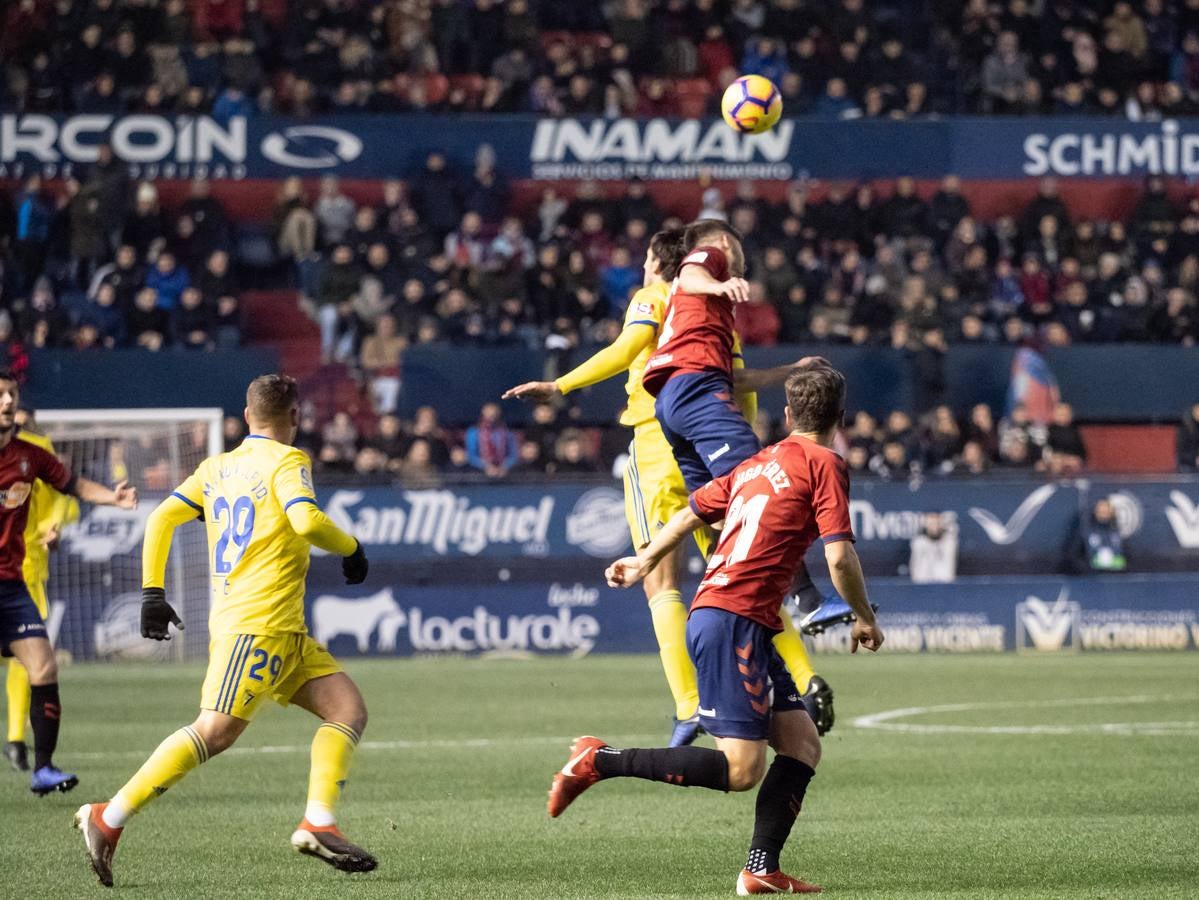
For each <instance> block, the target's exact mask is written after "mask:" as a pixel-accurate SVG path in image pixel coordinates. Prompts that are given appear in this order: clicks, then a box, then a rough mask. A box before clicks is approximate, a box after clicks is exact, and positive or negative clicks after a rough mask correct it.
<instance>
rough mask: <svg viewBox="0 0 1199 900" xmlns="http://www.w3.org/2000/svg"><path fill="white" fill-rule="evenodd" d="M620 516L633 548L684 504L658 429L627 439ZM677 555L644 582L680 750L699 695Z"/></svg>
mask: <svg viewBox="0 0 1199 900" xmlns="http://www.w3.org/2000/svg"><path fill="white" fill-rule="evenodd" d="M624 488H625V515H626V518H627V519H628V521H629V532H630V533H631V535H632V537H633V544H634V546H636V547H638V548H641V547H644V546H645V545H646V544H648V543H649V542H650V541H651V540H652V539H653V536H654V535H655V534H656V533H657V532H658V530H659V529H660V528H661V527H662V525H663V524H664V523H665V522H666V521H668V520H669V519H670V517H671V516H672V515H674V513H675V512H677V511H678V510H679V509H681V508H682V507H683V505H684V504H685V503H686V502H687V491H686V489H685V488H684V487H683V476H682V474H681V473H680V472H679V468H678V466H677V465H676V464H675V462H674V457H673V455H672V454H671V450H670V445H669V444H668V443H667V442H666V439H665V437H664V436H663V434H662V432H661V429H659V428H657V427H656V426H654V425H652V424H651V425H648V426H642V427H641V428H639V429H638V430H637V432H636V433H635V434H634V436H633V442H632V444H631V445H630V448H629V463H628V466H626V468H625V483H624ZM682 562H683V553H682V552H681V551H674V552H672V553H670V554H669V555H668V556H667V557H666V558H665V559H663V560H662V562H661V563H659V564H658V566H657V568H656V569H654V571H653V572H651V573H650V574H649V575H648V576H647V577H646V579H645V582H644V584H643V587H644V588H645V596H646V599H647V600H648V601H649V611H650V619H651V621H652V622H653V627H654V637H655V638H656V639H657V642H658V655H659V657H660V658H661V660H662V671H663V673H664V674H665V675H666V683H667V685H668V686H669V688H670V694H671V697H673V699H674V705H675V729H674V733H673V734H672V736H671V741H670V745H671V746H672V747H674V746H680V745H682V744H689V743H691V741H693V740H695V737H696V735H697V734H698V731H699V728H698V719H696V718H695V716H696V712H695V710H696V706H697V705H698V703H699V692H698V689H697V687H696V683H695V665H694V664H693V663H692V662H691V657H690V655H688V653H687V635H686V632H687V606H686V604H685V603H684V602H683V597H682V594H681V593H680V591H679V580H680V579H679V576H680V568H681V566H682Z"/></svg>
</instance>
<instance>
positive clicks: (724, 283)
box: [675, 247, 749, 303]
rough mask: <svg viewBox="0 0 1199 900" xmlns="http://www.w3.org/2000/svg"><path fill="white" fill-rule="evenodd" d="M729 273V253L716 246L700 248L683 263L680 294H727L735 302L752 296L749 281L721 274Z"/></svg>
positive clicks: (680, 269) (693, 251) (677, 280)
mask: <svg viewBox="0 0 1199 900" xmlns="http://www.w3.org/2000/svg"><path fill="white" fill-rule="evenodd" d="M727 272H728V265H727V262H726V260H725V255H724V253H723V252H721V251H720V250H718V249H716V248H715V247H696V248H695V249H694V250H692V251H691V252H690V253H688V254H687V256H686V257H684V259H683V261H682V263H680V264H679V274H678V277H677V279H676V281H675V285H676V287H677V289H678V291H679V292H680V293H683V294H693V295H697V296H701V297H703V296H714V297H727V298H728V299H729V300H732V301H733V302H734V303H744V302H745V301H746V300H748V299H749V282H748V281H746V280H745V279H744V278H726V279H723V280H722V279H721V278H720V277H719V276H720V275H722V274H725V273H727Z"/></svg>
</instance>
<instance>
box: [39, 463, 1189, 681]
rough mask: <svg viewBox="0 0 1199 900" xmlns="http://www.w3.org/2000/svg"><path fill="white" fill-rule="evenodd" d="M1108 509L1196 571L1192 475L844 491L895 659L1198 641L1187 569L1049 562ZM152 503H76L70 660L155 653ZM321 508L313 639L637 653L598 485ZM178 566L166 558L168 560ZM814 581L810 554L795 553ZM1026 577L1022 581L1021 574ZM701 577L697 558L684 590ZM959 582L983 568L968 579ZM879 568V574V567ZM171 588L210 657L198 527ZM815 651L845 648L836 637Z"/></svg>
mask: <svg viewBox="0 0 1199 900" xmlns="http://www.w3.org/2000/svg"><path fill="white" fill-rule="evenodd" d="M1100 496H1105V497H1108V498H1110V499H1111V500H1112V502H1113V504H1114V505H1115V507H1116V512H1117V518H1118V520H1119V524H1120V527H1121V530H1122V532H1123V533H1124V534H1125V540H1126V547H1127V554H1128V557H1129V559H1130V560H1131V562H1132V564H1133V566H1134V567H1136V568H1138V569H1140V570H1142V571H1144V570H1161V569H1167V568H1172V569H1176V570H1189V571H1190V572H1193V571H1194V570H1195V568H1196V564H1197V563H1199V481H1196V480H1193V479H1192V480H1182V479H1179V480H1173V481H1149V482H1143V481H1092V482H1087V481H1072V482H1063V483H1044V484H1038V483H1036V482H1032V481H1021V482H1002V481H1001V482H988V481H957V482H952V481H939V482H932V481H930V482H924V483H921V484H918V485H908V484H895V483H877V482H876V483H865V482H860V483H858V484H857V485H855V486H854V489H853V498H852V517H853V525H854V530H855V532H856V534H857V537H858V549H859V552H860V555H861V557H862V560H863V562H864V563H865V565H866V568H867V570H868V571H869V572H871V573H873V574H872V578H871V595H872V598H873V599H874V600H875V601H876V602H878V603H880V604H882V606H883V609H884V618H883V621H884V623H885V624H886V626H887V628H888V630H889V633H890V635H891V649H892V650H893V651H897V652H898V651H904V650H910V651H946V652H950V651H961V650H974V651H996V652H998V651H1001V650H1012V649H1040V650H1044V649H1053V650H1069V649H1141V648H1159V649H1183V648H1194V647H1195V644H1196V636H1197V635H1199V619H1197V618H1196V615H1197V610H1199V576H1196V575H1194V574H1181V573H1180V574H1176V575H1170V574H1162V573H1160V571H1159V573H1158V574H1135V575H1134V574H1125V575H1112V576H1108V577H1105V578H1073V577H1065V576H1055V575H1052V574H1049V575H1047V574H1045V573H1047V572H1048V573H1051V572H1054V571H1056V570H1058V568H1059V567H1060V565H1061V562H1062V551H1063V548H1064V545H1065V542H1066V540H1067V537H1068V534H1069V529H1070V527H1071V526H1072V524H1073V521H1074V517H1075V515H1076V513H1077V511H1078V509H1079V508H1080V505H1085V504H1089V503H1090V502H1093V500H1094V499H1096V498H1098V497H1100ZM158 499H160V496H154V495H148V496H146V497H145V498H144V501H145V502H144V503H143V504H142V506H141V508H139V509H138V510H136V511H126V510H115V509H111V508H108V507H97V508H89V509H86V510H85V511H84V515H83V518H82V519H81V521H80V522H78V523H76V524H74V525H71V526H69V527H68V528H67V529H65V530H64V532H63V537H62V542H61V545H60V547H59V549H58V551H57V552H56V553H55V554H54V555H53V556H52V568H51V580H50V588H49V595H50V599H51V616H50V629H51V633H52V634H53V635H54V637H55V638H56V640H57V642H58V646H60V647H61V648H63V649H65V650H67V651H69V652H70V653H72V654H73V655H74V656H75V657H77V658H80V659H96V658H100V659H111V658H138V659H146V658H159V657H164V656H165V655H166V654H167V653H169V652H170V649H171V648H170V647H168V646H166V645H163V644H160V643H157V642H147V641H143V640H142V639H141V637H140V634H139V633H138V617H139V610H140V605H141V542H142V534H143V532H144V528H145V520H146V517H147V516H148V515H149V513H150V511H151V510H152V509H153V507H154V505H155V503H156V502H157V500H158ZM320 499H321V503H322V506H323V507H324V508H325V509H326V510H327V511H328V512H329V514H330V515H331V516H332V517H333V518H334V519H335V520H336V521H338V522H339V523H340V524H341V525H342V526H343V527H345V528H347V529H348V530H350V531H352V532H353V533H354V534H355V535H356V536H357V537H358V539H359V540H360V541H362V543H363V544H364V546H365V547H366V551H367V554H368V556H369V558H370V559H371V577H370V579H369V580H368V582H367V583H366V584H364V585H361V586H357V587H347V586H346V585H345V584H344V581H343V579H342V577H341V569H340V566H339V565H338V564H337V561H336V560H331V559H328V558H322V557H319V556H318V557H316V558H314V559H313V563H312V569H311V571H310V575H309V592H308V612H309V622H310V626H311V628H312V629H313V632H314V633H315V634H316V635H317V637H318V638H320V639H321V640H324V641H327V642H329V643H331V644H332V645H333V647H334V649H335V650H336V651H337V652H338V653H346V654H349V653H383V654H398V655H407V654H413V653H480V652H519V653H524V652H530V653H542V652H554V653H566V654H585V653H590V652H643V651H644V652H650V651H652V650H653V649H654V644H653V633H652V628H651V626H650V622H649V617H648V613H647V611H646V606H645V601H644V596H643V594H642V593H641V592H640V591H639V590H633V591H617V590H612V589H609V588H608V587H606V586H605V585H604V583H603V569H604V566H605V565H606V563H607V562H608V561H610V560H611V559H613V558H615V557H617V556H619V555H621V554H622V553H625V552H626V551H627V550H629V538H628V531H627V526H626V524H625V521H624V512H623V506H622V503H621V495H620V492H619V491H618V490H617V489H616V488H615V487H610V486H607V485H599V486H595V485H555V486H552V487H534V486H527V487H512V486H504V487H483V486H479V487H455V488H448V487H447V488H445V489H441V490H421V491H406V490H402V489H393V488H380V487H355V488H335V489H327V490H322V491H321V492H320ZM928 510H938V511H942V512H944V513H946V518H947V519H948V520H949V521H950V523H951V525H952V526H953V527H956V529H957V531H958V534H959V537H960V556H961V562H960V565H959V571H960V572H962V573H965V574H966V577H963V578H960V579H959V580H958V581H957V582H956V583H954V584H948V585H913V584H911V582H910V581H908V580H907V579H906V578H897V577H895V575H896V573H897V572H898V571H900V570H901V568H902V566H903V565H904V564H905V562H906V560H907V552H908V544H909V541H910V539H911V537H912V536H913V535H914V534H915V533H916V531H917V529H918V527H919V520H920V515H921V513H922V512H924V511H928ZM176 562H177V563H178V565H175V564H174V563H176ZM809 564H810V566H811V569H812V572H813V573H814V574H815V575H816V577H817V581H818V582H820V581H821V580H822V579H823V573H824V571H825V570H824V565H823V561H822V560H821V559H820V555H819V547H816V548H814V550H813V555H812V557H811V558H810V559H809ZM1021 571H1023V572H1028V573H1036V574H1029V575H1028V576H1025V577H1021V576H1018V575H1016V574H1015V573H1018V572H1021ZM697 572H698V569H696V568H694V567H693V568H692V570H691V574H690V576H689V583H688V585H687V586H686V587H687V589H688V590H693V589H694V585H695V581H696V579H697V574H696V573H697ZM969 573H989V575H990V577H971V576H970V574H969ZM877 576H883V577H877ZM168 591H169V592H170V594H171V597H172V599H174V600H176V601H177V608H178V609H179V610H180V613H181V615H182V616H183V618H184V620H185V621H186V622H187V623H188V629H187V631H186V632H185V633H184V634H183V635H182V639H183V640H184V641H185V642H186V643H185V645H184V655H185V656H187V657H192V658H197V657H203V655H204V653H205V651H206V642H207V633H206V628H205V619H206V617H207V607H208V604H207V593H208V552H207V549H206V546H205V535H204V529H203V526H202V525H200V524H199V523H189V524H187V525H184V526H183V527H181V528H180V529H179V530H178V532H177V533H176V537H175V541H174V543H173V546H172V566H170V567H169V568H168ZM816 643H817V647H818V649H821V650H828V651H836V650H839V649H844V647H845V635H844V633H843V631H834V632H831V633H830V634H828V635H825V636H822V637H819V638H818V639H817V641H816Z"/></svg>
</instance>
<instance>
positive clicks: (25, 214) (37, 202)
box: [13, 175, 54, 289]
mask: <svg viewBox="0 0 1199 900" xmlns="http://www.w3.org/2000/svg"><path fill="white" fill-rule="evenodd" d="M16 207H17V227H16V243H15V244H14V246H13V250H14V254H15V256H16V260H17V265H18V272H19V274H20V276H21V277H20V282H19V288H18V289H28V288H29V287H30V286H32V284H33V282H34V281H35V280H36V279H37V277H38V276H39V275H40V274H41V273H42V267H43V266H44V264H45V261H46V244H47V242H48V241H49V239H50V225H51V222H52V221H53V219H54V206H53V204H52V203H51V201H50V198H49V197H48V196H47V195H46V194H45V193H44V192H43V191H42V179H41V177H40V176H38V175H30V176H29V177H28V178H26V179H25V184H24V186H23V188H22V190H21V192H20V193H19V194H18V195H17V202H16Z"/></svg>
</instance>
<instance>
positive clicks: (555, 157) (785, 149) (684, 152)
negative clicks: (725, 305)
mask: <svg viewBox="0 0 1199 900" xmlns="http://www.w3.org/2000/svg"><path fill="white" fill-rule="evenodd" d="M397 135H402V138H401V139H397ZM102 140H108V141H109V142H111V145H112V147H113V150H114V152H115V153H116V155H117V156H118V157H119V158H121V159H123V160H125V161H127V162H128V163H129V164H130V167H131V169H132V172H133V174H134V175H135V176H136V177H143V178H190V177H195V176H204V177H212V178H231V179H241V178H280V177H285V176H288V175H319V174H324V173H337V174H339V175H343V176H346V177H351V178H393V177H411V176H413V175H415V174H416V173H417V172H419V170H420V167H421V164H422V162H423V160H424V158H425V156H426V155H427V154H428V153H429V152H430V151H432V150H440V151H442V152H444V153H446V154H447V155H448V156H449V157H450V158H451V160H453V161H454V162H456V163H458V164H459V165H461V166H462V167H464V168H465V169H466V170H467V171H469V169H470V167H471V165H472V163H473V158H474V153H475V150H476V148H477V147H478V145H479V144H482V143H487V144H490V145H491V146H492V147H493V148H494V149H495V151H496V159H497V163H498V167H499V169H500V171H501V172H503V173H504V174H505V175H507V176H508V177H511V178H537V179H545V180H559V179H578V178H597V179H602V180H623V179H627V178H631V177H633V176H635V175H636V176H640V177H642V178H646V179H654V180H693V179H695V178H698V177H701V176H704V177H710V178H716V179H737V178H754V179H765V180H790V179H792V178H798V177H805V176H807V177H813V178H833V179H840V178H873V177H884V178H885V177H894V176H897V175H914V176H917V177H925V178H933V177H938V176H941V175H944V174H946V173H949V172H954V173H956V174H958V175H961V176H962V177H964V178H977V179H993V178H1009V179H1010V178H1023V177H1028V176H1040V175H1059V176H1067V177H1072V176H1084V177H1137V176H1141V175H1145V174H1148V173H1161V174H1165V175H1177V176H1184V177H1191V176H1194V175H1196V174H1199V121H1197V120H1194V119H1182V120H1177V121H1175V120H1169V121H1165V122H1128V121H1124V120H1119V119H1090V118H1069V119H1055V118H1047V119H1038V118H1020V119H1002V118H969V117H955V118H950V119H941V120H924V121H905V122H897V121H891V120H882V121H880V120H852V121H844V120H829V119H820V118H786V119H784V120H783V121H782V122H780V123H779V125H778V126H777V127H775V128H774V129H773V130H771V131H770V132H767V133H766V134H761V135H743V134H739V133H737V132H734V131H733V130H732V129H730V128H728V127H727V126H726V125H725V124H724V123H723V122H722V121H721V120H719V119H708V120H675V119H645V120H637V119H602V118H585V119H574V118H563V119H538V118H535V117H531V116H500V115H493V116H471V115H463V116H436V115H412V114H409V115H363V114H347V115H338V116H324V117H316V118H311V119H289V118H284V117H278V116H260V117H253V118H249V119H246V118H234V119H231V120H229V121H227V122H224V121H222V122H218V121H216V120H214V119H211V118H209V117H204V116H201V117H189V116H170V117H168V116H155V115H141V114H134V115H122V116H116V115H110V114H87V115H77V116H70V117H54V116H48V115H43V114H39V113H12V114H5V115H0V178H19V177H22V176H24V175H26V174H30V173H32V172H41V173H43V174H45V175H48V176H54V175H68V174H70V173H71V171H72V170H73V169H74V168H75V167H78V166H86V165H87V164H88V163H90V162H92V161H94V160H95V157H96V145H97V144H98V143H99V142H101V141H102Z"/></svg>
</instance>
